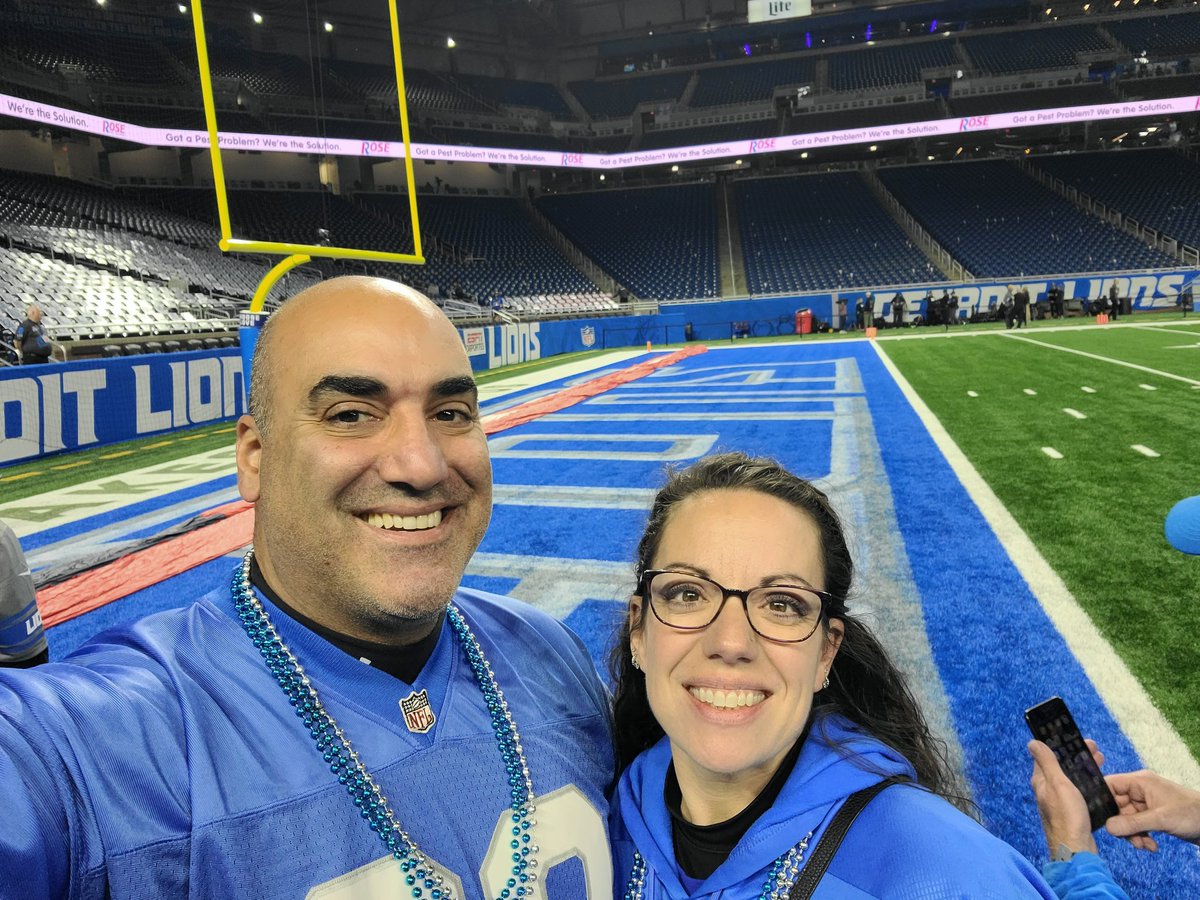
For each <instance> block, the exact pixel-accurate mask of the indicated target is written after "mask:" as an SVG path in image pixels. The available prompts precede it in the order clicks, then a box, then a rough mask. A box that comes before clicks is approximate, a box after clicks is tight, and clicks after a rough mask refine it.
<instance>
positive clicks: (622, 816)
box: [612, 715, 1055, 900]
mask: <svg viewBox="0 0 1200 900" xmlns="http://www.w3.org/2000/svg"><path fill="white" fill-rule="evenodd" d="M835 748H836V749H835ZM848 755H852V756H853V757H854V759H853V760H850V759H847V758H845V757H846V756H848ZM670 761H671V745H670V742H669V741H668V739H667V738H663V739H662V740H661V741H659V742H658V744H656V745H655V746H654V747H652V748H651V749H649V750H647V751H646V752H645V753H643V754H641V755H640V756H639V757H638V758H637V759H635V760H634V761H633V764H632V765H631V766H630V767H629V768H628V769H627V770H626V771H625V772H624V774H623V775H622V776H621V780H620V782H619V784H618V785H617V796H616V802H615V803H614V804H613V819H614V821H613V823H612V844H613V854H614V866H615V869H614V873H613V874H614V881H615V886H616V889H617V896H618V897H621V896H622V894H623V892H624V888H625V885H626V884H627V883H628V881H629V874H630V871H631V869H632V866H633V853H634V850H635V849H636V850H638V851H639V852H640V853H641V855H642V858H643V859H644V860H645V862H646V876H645V886H644V888H643V892H642V897H643V900H677V898H683V897H704V898H709V897H711V898H720V900H750V898H756V897H758V896H759V894H760V892H761V891H762V888H763V884H764V883H765V882H766V879H767V874H768V872H769V870H770V869H771V866H772V865H773V864H774V862H775V860H776V859H778V858H779V857H780V856H782V855H783V854H785V853H787V852H788V851H789V850H790V849H791V848H792V847H794V846H795V845H796V844H797V843H798V842H799V841H800V840H801V839H802V838H803V837H804V836H805V835H806V834H808V833H809V831H813V832H814V834H813V836H812V838H811V839H810V840H809V844H808V849H807V850H806V851H805V854H804V861H807V859H808V857H809V856H811V854H812V852H813V850H814V849H815V848H816V846H817V842H818V841H819V840H820V838H821V836H822V835H823V833H824V831H825V829H826V827H827V826H828V824H829V822H830V820H831V819H832V818H833V816H834V815H835V814H836V812H837V810H838V809H839V808H840V807H841V805H842V802H843V801H844V800H845V799H846V798H847V797H848V796H849V795H850V794H852V793H854V792H855V791H857V790H860V789H861V788H865V787H869V786H870V785H872V784H876V783H877V782H879V781H881V780H883V779H884V778H886V777H888V776H891V775H897V776H907V777H909V778H913V777H915V773H914V771H913V768H912V766H911V765H909V763H908V761H907V760H906V759H904V757H902V756H901V755H900V754H899V753H897V752H896V751H895V750H892V749H891V748H890V747H887V746H886V745H884V744H883V743H881V742H879V741H878V740H876V739H875V738H873V737H871V736H869V735H867V734H865V733H864V732H862V731H861V730H859V729H857V728H856V727H855V726H854V725H852V724H851V723H850V722H849V721H848V720H846V719H844V718H842V717H840V716H836V715H828V716H824V717H822V718H821V719H818V720H817V721H816V722H815V723H814V725H813V728H812V731H811V733H810V735H809V738H808V740H807V741H806V742H805V744H804V747H803V749H802V750H801V751H800V756H799V758H798V759H797V760H796V765H795V767H794V768H793V769H792V774H791V775H790V776H789V777H788V780H787V782H786V783H785V784H784V787H783V790H782V791H781V792H780V794H779V798H778V799H777V800H776V801H775V803H774V805H773V806H772V807H771V808H770V809H769V810H768V811H767V812H766V813H764V814H763V815H762V816H761V817H760V818H759V820H758V821H757V822H755V823H754V824H753V825H751V826H750V830H749V831H747V832H746V834H745V835H744V836H743V837H742V839H741V841H740V842H739V843H738V845H737V846H736V847H734V849H733V852H732V853H730V854H729V858H728V859H726V860H725V862H723V863H722V864H721V865H720V866H719V867H717V870H716V871H715V872H713V873H712V875H710V876H709V877H708V878H707V879H705V880H704V881H703V882H701V883H700V885H699V887H698V888H697V889H696V890H695V891H694V892H689V891H688V890H687V889H686V888H685V886H684V885H685V882H691V879H686V878H685V877H681V873H680V871H679V867H678V865H677V863H676V862H675V851H674V843H673V841H672V837H671V816H670V813H669V812H668V811H667V806H666V803H665V801H664V799H663V786H664V785H665V783H666V774H667V766H668V765H669V763H670ZM815 896H816V897H817V898H834V897H846V898H866V897H889V898H890V897H898V898H905V897H911V898H914V900H916V898H941V897H971V898H976V897H980V898H986V897H996V898H1000V897H1004V898H1010V897H1044V898H1053V897H1054V896H1055V895H1054V893H1053V892H1052V891H1051V890H1050V888H1049V887H1048V886H1047V884H1046V882H1045V881H1043V880H1042V877H1041V876H1040V875H1039V874H1038V872H1037V870H1036V869H1034V867H1033V866H1032V865H1030V864H1029V862H1028V861H1027V860H1026V859H1025V858H1024V857H1023V856H1021V855H1020V854H1019V853H1017V851H1016V850H1014V849H1013V848H1012V847H1010V846H1008V844H1006V843H1004V842H1003V841H1001V840H1000V839H999V838H996V837H995V836H993V835H992V834H990V833H989V832H988V831H987V830H986V829H985V828H983V826H981V825H980V824H979V823H977V822H976V821H975V820H973V819H971V818H970V817H969V816H966V815H964V814H963V813H961V812H959V810H957V809H956V808H954V807H953V806H951V805H950V804H949V803H947V802H946V801H945V800H943V799H942V798H940V797H938V796H936V795H935V794H932V793H930V792H928V791H925V790H922V789H920V788H917V787H913V786H908V785H896V786H893V787H890V788H887V789H886V790H884V791H883V793H881V794H879V795H878V796H876V797H875V798H874V799H873V800H872V801H871V803H870V804H869V805H868V806H867V807H866V808H865V809H864V810H863V811H862V812H861V813H860V814H859V816H858V818H857V819H856V820H855V822H854V824H853V826H852V827H851V829H850V831H849V833H848V834H847V835H846V838H845V840H844V841H843V842H842V846H841V848H840V849H839V850H838V853H837V855H836V856H835V857H834V859H833V862H832V863H831V864H830V866H829V869H828V871H827V872H826V873H825V877H824V878H823V879H822V881H821V884H820V886H819V887H818V888H817V892H816V894H815Z"/></svg>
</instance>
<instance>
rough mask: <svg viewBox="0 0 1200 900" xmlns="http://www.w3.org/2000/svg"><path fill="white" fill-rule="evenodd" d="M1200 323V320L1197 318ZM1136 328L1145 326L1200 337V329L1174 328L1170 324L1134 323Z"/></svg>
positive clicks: (1147, 329) (1152, 330) (1198, 323)
mask: <svg viewBox="0 0 1200 900" xmlns="http://www.w3.org/2000/svg"><path fill="white" fill-rule="evenodd" d="M1196 324H1197V325H1200V320H1197V322H1196ZM1133 327H1134V328H1144V329H1145V330H1146V331H1151V332H1155V331H1169V332H1171V334H1186V335H1187V336H1188V337H1200V330H1192V329H1183V328H1172V327H1171V326H1170V325H1134V326H1133Z"/></svg>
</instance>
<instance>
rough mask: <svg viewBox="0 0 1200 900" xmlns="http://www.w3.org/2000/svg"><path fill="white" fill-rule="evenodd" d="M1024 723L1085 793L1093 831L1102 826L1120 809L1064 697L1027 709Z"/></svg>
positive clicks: (1081, 791) (1082, 792) (1085, 801)
mask: <svg viewBox="0 0 1200 900" xmlns="http://www.w3.org/2000/svg"><path fill="white" fill-rule="evenodd" d="M1025 723H1026V724H1027V725H1028V726H1029V730H1030V731H1031V732H1032V733H1033V736H1034V737H1035V738H1037V739H1038V740H1039V741H1041V742H1042V743H1044V744H1045V745H1046V746H1047V747H1049V748H1050V749H1051V750H1052V751H1053V752H1054V756H1055V758H1056V759H1057V760H1058V764H1059V766H1060V767H1061V768H1062V770H1063V773H1064V774H1065V775H1066V776H1067V777H1068V778H1069V779H1070V780H1071V783H1072V784H1074V785H1075V787H1077V788H1078V789H1079V793H1081V794H1083V799H1084V803H1086V804H1087V811H1088V818H1089V820H1090V822H1091V826H1092V830H1093V831H1095V830H1097V829H1099V828H1103V827H1104V823H1105V822H1107V821H1108V820H1109V819H1110V818H1111V817H1112V816H1115V815H1117V814H1118V813H1119V812H1120V810H1119V809H1118V808H1117V801H1116V799H1115V798H1114V797H1113V795H1112V791H1110V790H1109V789H1108V784H1107V783H1105V781H1104V776H1103V775H1101V774H1100V767H1099V766H1098V765H1096V761H1095V759H1093V758H1092V750H1091V748H1090V747H1088V745H1087V744H1086V743H1085V742H1084V740H1083V735H1082V734H1080V732H1079V727H1078V726H1077V725H1076V724H1075V719H1074V717H1073V716H1072V715H1071V711H1070V710H1069V709H1067V704H1066V703H1064V702H1063V700H1062V698H1061V697H1051V698H1050V699H1049V700H1046V701H1045V702H1043V703H1039V704H1038V705H1037V706H1034V707H1031V708H1029V709H1027V710H1025Z"/></svg>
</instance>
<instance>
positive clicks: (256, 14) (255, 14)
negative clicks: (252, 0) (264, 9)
mask: <svg viewBox="0 0 1200 900" xmlns="http://www.w3.org/2000/svg"><path fill="white" fill-rule="evenodd" d="M250 18H252V19H253V20H254V24H255V25H261V24H262V23H263V17H262V13H259V12H252V13H250Z"/></svg>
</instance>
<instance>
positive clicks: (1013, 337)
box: [1005, 326, 1200, 387]
mask: <svg viewBox="0 0 1200 900" xmlns="http://www.w3.org/2000/svg"><path fill="white" fill-rule="evenodd" d="M1134 327H1138V326H1134ZM1005 337H1007V338H1008V339H1009V340H1013V341H1022V342H1023V343H1026V344H1037V345H1038V346H1039V347H1048V348H1050V349H1051V350H1061V351H1062V352H1063V353H1074V354H1075V355H1076V356H1086V357H1087V358H1088V359H1095V360H1098V361H1100V362H1106V363H1112V364H1113V365H1114V366H1125V367H1126V368H1127V369H1137V370H1138V371H1139V372H1147V373H1148V374H1150V375H1158V376H1159V377H1161V378H1170V379H1172V380H1174V381H1182V382H1183V383H1184V384H1190V385H1193V386H1195V387H1200V381H1197V380H1196V379H1195V378H1188V377H1187V376H1186V375H1176V374H1174V373H1173V372H1164V371H1162V370H1161V369H1151V368H1150V367H1149V366H1140V365H1138V364H1137V363H1131V362H1126V361H1125V360H1123V359H1113V358H1112V357H1111V356H1101V355H1100V354H1099V353H1089V352H1088V351H1086V350H1076V349H1075V348H1074V347H1060V346H1059V345H1058V344H1049V343H1047V342H1046V341H1039V340H1037V339H1036V338H1029V337H1025V336H1024V335H1021V336H1019V337H1018V336H1017V335H1015V334H1007V333H1006V334H1005Z"/></svg>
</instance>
